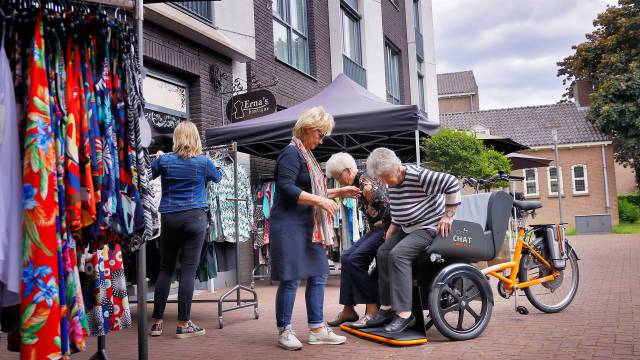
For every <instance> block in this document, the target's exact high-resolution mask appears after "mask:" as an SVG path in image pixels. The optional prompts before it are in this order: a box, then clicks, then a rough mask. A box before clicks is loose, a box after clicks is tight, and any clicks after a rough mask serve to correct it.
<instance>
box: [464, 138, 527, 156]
mask: <svg viewBox="0 0 640 360" xmlns="http://www.w3.org/2000/svg"><path fill="white" fill-rule="evenodd" d="M476 139H478V140H482V142H483V143H484V144H485V145H487V146H488V147H491V148H493V149H495V150H496V151H499V152H501V153H503V154H509V153H512V152H516V151H521V150H526V149H529V147H528V146H526V145H522V144H520V143H519V142H516V141H514V140H512V139H511V138H508V137H504V136H498V135H491V134H483V133H477V134H476Z"/></svg>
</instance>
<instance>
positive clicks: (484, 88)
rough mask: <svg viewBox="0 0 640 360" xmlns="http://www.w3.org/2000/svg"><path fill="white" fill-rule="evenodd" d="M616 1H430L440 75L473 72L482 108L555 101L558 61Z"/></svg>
mask: <svg viewBox="0 0 640 360" xmlns="http://www.w3.org/2000/svg"><path fill="white" fill-rule="evenodd" d="M615 3H617V1H615V0H560V1H558V0H535V1H522V0H517V1H516V0H433V3H432V4H433V18H434V30H435V43H436V67H437V72H438V73H446V72H455V71H462V70H473V72H474V74H475V78H476V82H477V83H478V88H479V93H480V109H481V110H483V109H495V108H504V107H514V106H527V105H543V104H553V103H556V102H558V101H559V100H560V99H561V97H562V94H563V92H564V89H563V86H562V79H561V78H559V77H557V76H556V73H557V70H558V67H557V65H556V62H558V61H560V60H562V59H563V58H564V57H565V56H567V55H569V54H571V46H572V45H574V44H578V43H580V42H583V41H585V37H584V34H585V33H588V32H591V31H592V30H593V24H592V21H593V19H594V18H595V17H596V15H597V14H598V13H600V12H602V11H604V10H605V8H606V6H607V4H612V5H614V4H615Z"/></svg>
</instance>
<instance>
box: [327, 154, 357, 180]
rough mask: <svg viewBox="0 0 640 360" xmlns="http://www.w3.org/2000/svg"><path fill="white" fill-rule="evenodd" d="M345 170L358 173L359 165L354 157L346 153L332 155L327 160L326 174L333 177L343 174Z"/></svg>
mask: <svg viewBox="0 0 640 360" xmlns="http://www.w3.org/2000/svg"><path fill="white" fill-rule="evenodd" d="M345 169H351V170H353V171H354V172H358V165H356V161H355V160H354V159H353V157H352V156H351V155H349V154H347V153H346V152H339V153H337V154H333V155H331V157H330V158H329V160H327V165H326V174H327V175H328V176H333V174H334V173H335V174H342V172H343V171H344V170H345Z"/></svg>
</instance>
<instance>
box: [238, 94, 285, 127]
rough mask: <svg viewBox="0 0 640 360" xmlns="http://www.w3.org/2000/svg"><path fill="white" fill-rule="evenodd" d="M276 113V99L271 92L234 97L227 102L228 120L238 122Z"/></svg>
mask: <svg viewBox="0 0 640 360" xmlns="http://www.w3.org/2000/svg"><path fill="white" fill-rule="evenodd" d="M274 112H276V97H275V96H274V95H273V93H272V92H271V91H269V90H256V91H251V92H248V93H244V94H240V95H236V96H233V97H232V98H231V99H230V100H229V102H227V111H226V113H227V118H228V119H229V120H231V122H238V121H244V120H249V119H253V118H257V117H260V116H264V115H268V114H271V113H274Z"/></svg>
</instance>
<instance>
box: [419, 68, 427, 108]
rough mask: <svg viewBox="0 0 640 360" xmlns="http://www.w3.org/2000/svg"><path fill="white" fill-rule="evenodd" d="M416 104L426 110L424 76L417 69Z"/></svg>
mask: <svg viewBox="0 0 640 360" xmlns="http://www.w3.org/2000/svg"><path fill="white" fill-rule="evenodd" d="M418 104H419V106H420V110H422V111H427V106H426V104H425V99H424V76H423V75H422V74H421V73H420V72H419V71H418Z"/></svg>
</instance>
